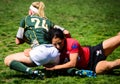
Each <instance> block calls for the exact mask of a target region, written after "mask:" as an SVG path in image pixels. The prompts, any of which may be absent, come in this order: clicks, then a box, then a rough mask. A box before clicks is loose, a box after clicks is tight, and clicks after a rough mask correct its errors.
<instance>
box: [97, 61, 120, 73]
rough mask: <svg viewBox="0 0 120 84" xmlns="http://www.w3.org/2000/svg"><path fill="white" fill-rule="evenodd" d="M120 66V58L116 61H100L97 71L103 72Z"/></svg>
mask: <svg viewBox="0 0 120 84" xmlns="http://www.w3.org/2000/svg"><path fill="white" fill-rule="evenodd" d="M119 67H120V59H116V60H114V61H105V60H104V61H100V62H98V63H97V65H96V69H95V71H96V73H97V74H101V73H105V72H107V71H110V70H113V69H115V68H119Z"/></svg>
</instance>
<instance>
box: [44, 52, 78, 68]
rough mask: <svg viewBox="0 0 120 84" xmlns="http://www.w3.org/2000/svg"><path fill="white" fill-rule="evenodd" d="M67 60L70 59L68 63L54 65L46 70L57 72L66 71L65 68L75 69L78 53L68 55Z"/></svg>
mask: <svg viewBox="0 0 120 84" xmlns="http://www.w3.org/2000/svg"><path fill="white" fill-rule="evenodd" d="M69 58H70V61H69V62H67V63H65V64H61V65H55V66H54V67H52V68H46V70H59V69H67V68H73V67H75V66H76V63H77V58H78V53H73V54H70V56H69Z"/></svg>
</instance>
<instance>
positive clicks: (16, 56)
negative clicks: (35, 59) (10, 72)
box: [4, 52, 32, 65]
mask: <svg viewBox="0 0 120 84" xmlns="http://www.w3.org/2000/svg"><path fill="white" fill-rule="evenodd" d="M13 60H16V61H19V62H22V63H25V64H32V61H31V60H30V57H27V56H25V55H24V52H19V53H15V54H11V55H8V56H7V57H6V58H5V60H4V62H5V64H7V65H9V64H10V62H11V61H13Z"/></svg>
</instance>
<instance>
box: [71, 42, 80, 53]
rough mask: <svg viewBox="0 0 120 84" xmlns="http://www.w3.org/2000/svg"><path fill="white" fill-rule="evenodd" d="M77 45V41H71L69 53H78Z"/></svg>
mask: <svg viewBox="0 0 120 84" xmlns="http://www.w3.org/2000/svg"><path fill="white" fill-rule="evenodd" d="M79 47H80V45H79V43H78V42H77V41H73V43H72V44H71V47H70V53H78V52H79Z"/></svg>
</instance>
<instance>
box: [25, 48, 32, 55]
mask: <svg viewBox="0 0 120 84" xmlns="http://www.w3.org/2000/svg"><path fill="white" fill-rule="evenodd" d="M30 51H31V48H28V49H25V50H24V54H25V56H27V57H29V56H30V54H29V52H30Z"/></svg>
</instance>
